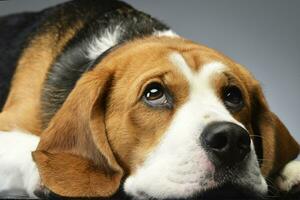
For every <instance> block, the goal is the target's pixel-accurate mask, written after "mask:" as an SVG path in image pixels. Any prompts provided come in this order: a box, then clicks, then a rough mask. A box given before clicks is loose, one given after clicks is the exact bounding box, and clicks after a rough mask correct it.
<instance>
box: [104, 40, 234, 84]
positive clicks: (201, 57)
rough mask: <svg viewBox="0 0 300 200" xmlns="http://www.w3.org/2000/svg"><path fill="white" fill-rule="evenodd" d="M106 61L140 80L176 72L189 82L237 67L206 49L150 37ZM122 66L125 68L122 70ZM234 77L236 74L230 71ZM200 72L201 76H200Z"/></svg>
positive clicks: (125, 48)
mask: <svg viewBox="0 0 300 200" xmlns="http://www.w3.org/2000/svg"><path fill="white" fill-rule="evenodd" d="M111 57H112V58H113V59H108V60H112V61H113V62H115V63H117V64H116V65H117V66H118V71H121V73H125V72H126V71H127V72H129V73H130V74H131V75H133V76H134V74H136V75H137V76H140V75H141V74H142V73H145V72H148V71H155V70H157V71H166V70H171V71H177V72H180V73H181V74H183V75H184V76H185V77H187V78H188V79H189V80H191V78H192V77H194V78H195V76H194V75H195V74H198V75H199V74H201V77H198V78H208V77H211V76H213V75H216V74H218V73H220V72H222V71H225V69H226V70H231V69H236V68H237V67H238V66H237V65H236V64H235V62H233V61H232V60H230V59H229V58H228V57H226V56H224V55H222V54H221V53H219V52H218V51H216V50H213V49H210V48H208V47H206V46H203V45H200V44H196V43H193V42H191V41H189V40H185V39H182V38H176V37H172V38H171V37H150V38H146V39H140V40H137V41H132V42H129V43H128V44H125V45H123V46H121V47H120V48H118V49H117V50H116V51H115V52H114V53H112V55H110V56H108V58H111ZM122 63H123V64H125V65H126V66H122ZM232 71H233V72H234V73H236V72H238V70H232ZM199 72H201V73H199Z"/></svg>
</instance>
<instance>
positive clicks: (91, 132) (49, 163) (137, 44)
mask: <svg viewBox="0 0 300 200" xmlns="http://www.w3.org/2000/svg"><path fill="white" fill-rule="evenodd" d="M298 151H299V146H298V144H297V143H296V142H295V141H294V140H293V138H292V137H291V135H290V134H289V132H288V131H287V129H286V128H285V127H284V125H283V124H282V123H281V122H280V120H279V119H278V118H277V117H276V116H275V115H274V114H273V113H272V112H271V111H270V110H269V108H268V106H267V103H266V100H265V98H264V96H263V93H262V90H261V88H260V86H259V83H258V82H257V81H256V80H255V79H254V78H253V77H252V75H251V74H250V73H249V72H248V71H246V70H245V68H243V67H242V66H240V65H238V64H236V63H235V62H233V61H232V60H230V59H229V58H227V57H225V56H224V55H222V54H220V53H218V52H216V51H214V50H212V49H209V48H207V47H204V46H201V45H198V44H195V43H192V42H190V41H187V40H184V39H181V38H167V37H153V38H146V39H140V40H136V41H132V42H129V43H127V44H124V45H122V46H121V47H119V48H118V49H116V50H114V51H112V52H111V53H110V54H108V55H107V56H106V57H105V58H104V59H103V60H102V61H101V62H100V63H98V64H96V65H95V67H94V69H93V70H91V71H89V72H87V73H85V74H84V75H83V76H82V77H81V78H80V80H79V81H78V82H77V84H76V86H75V88H74V89H73V91H72V92H71V93H70V95H69V96H68V98H67V100H66V101H65V103H64V104H63V106H62V107H61V108H60V110H59V111H58V112H57V113H56V115H55V116H54V118H53V119H52V121H51V122H50V124H49V126H48V128H47V129H46V130H45V132H44V133H43V134H42V136H41V142H40V144H39V147H38V150H37V151H36V152H34V159H35V161H36V163H37V165H38V168H39V172H40V175H41V178H42V182H43V183H44V184H45V185H46V187H48V188H49V189H50V190H52V191H53V192H55V193H57V194H59V195H62V196H69V197H74V196H77V197H78V196H85V197H93V196H100V197H108V196H111V195H113V194H114V193H115V192H116V191H117V190H118V189H119V187H120V186H121V185H123V186H124V191H125V192H126V193H127V194H129V195H131V196H133V197H135V198H137V199H147V198H157V199H170V198H171V199H175V198H190V197H194V196H195V195H198V194H202V193H203V192H205V191H207V190H211V189H213V188H218V187H221V186H222V185H227V184H231V185H234V186H237V187H241V188H248V189H249V190H250V191H252V192H253V193H256V194H258V195H264V194H265V193H266V192H267V184H266V180H265V177H268V176H271V175H272V174H274V173H276V172H277V171H278V170H279V169H281V168H282V167H283V166H284V165H285V164H286V163H287V162H288V161H290V160H292V159H294V158H295V157H296V156H297V154H298Z"/></svg>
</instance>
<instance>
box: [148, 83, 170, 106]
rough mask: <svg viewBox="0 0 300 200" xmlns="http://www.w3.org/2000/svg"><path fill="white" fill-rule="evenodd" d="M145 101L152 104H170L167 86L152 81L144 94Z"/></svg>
mask: <svg viewBox="0 0 300 200" xmlns="http://www.w3.org/2000/svg"><path fill="white" fill-rule="evenodd" d="M143 99H144V101H145V102H146V103H147V104H149V105H150V106H154V107H157V106H165V105H168V103H169V102H168V98H167V94H166V90H165V88H164V87H163V86H162V85H161V84H160V83H157V82H154V83H150V84H149V85H148V86H147V87H146V89H145V91H144V94H143Z"/></svg>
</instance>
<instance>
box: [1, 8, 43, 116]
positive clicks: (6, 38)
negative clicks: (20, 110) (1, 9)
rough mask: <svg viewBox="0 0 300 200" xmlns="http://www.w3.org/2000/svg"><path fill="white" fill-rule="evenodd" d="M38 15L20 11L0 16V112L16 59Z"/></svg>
mask: <svg viewBox="0 0 300 200" xmlns="http://www.w3.org/2000/svg"><path fill="white" fill-rule="evenodd" d="M39 16H40V15H39V13H22V14H15V15H9V16H6V17H0V112H1V110H2V108H3V106H4V104H5V101H6V98H7V96H8V93H9V88H10V84H11V79H12V77H13V74H14V72H15V69H16V66H17V63H18V59H19V57H20V56H21V54H22V51H23V49H24V48H25V47H26V46H27V44H28V41H29V38H30V35H31V34H32V33H33V32H35V30H36V28H37V26H38V24H39V22H40V18H39Z"/></svg>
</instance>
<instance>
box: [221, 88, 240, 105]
mask: <svg viewBox="0 0 300 200" xmlns="http://www.w3.org/2000/svg"><path fill="white" fill-rule="evenodd" d="M223 101H224V104H225V106H226V107H227V108H228V109H230V110H232V111H238V110H240V109H241V108H242V107H243V105H244V101H243V95H242V92H241V90H240V89H239V88H238V87H236V86H230V87H226V88H225V89H224V90H223Z"/></svg>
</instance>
